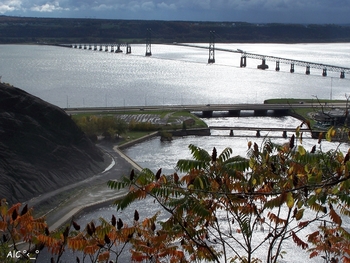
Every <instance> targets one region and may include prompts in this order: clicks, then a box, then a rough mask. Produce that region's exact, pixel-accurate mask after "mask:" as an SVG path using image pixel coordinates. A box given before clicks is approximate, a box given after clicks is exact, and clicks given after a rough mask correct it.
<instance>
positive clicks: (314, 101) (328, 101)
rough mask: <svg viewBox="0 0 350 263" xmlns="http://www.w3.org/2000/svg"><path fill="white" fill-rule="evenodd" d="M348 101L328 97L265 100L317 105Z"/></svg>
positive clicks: (277, 102) (278, 102) (279, 102)
mask: <svg viewBox="0 0 350 263" xmlns="http://www.w3.org/2000/svg"><path fill="white" fill-rule="evenodd" d="M332 102H333V103H346V100H328V99H318V100H317V99H294V98H285V99H268V100H265V101H264V103H265V104H298V103H315V106H317V105H318V104H319V103H332Z"/></svg>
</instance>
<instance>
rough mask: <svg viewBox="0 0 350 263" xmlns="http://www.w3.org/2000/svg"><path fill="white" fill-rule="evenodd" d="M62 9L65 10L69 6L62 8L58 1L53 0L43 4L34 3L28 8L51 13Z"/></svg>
mask: <svg viewBox="0 0 350 263" xmlns="http://www.w3.org/2000/svg"><path fill="white" fill-rule="evenodd" d="M62 10H66V11H68V10H69V8H62V7H60V4H59V2H57V1H55V2H52V3H45V4H43V5H34V6H32V7H31V8H30V11H34V12H41V13H47V12H48V13H52V12H55V11H62Z"/></svg>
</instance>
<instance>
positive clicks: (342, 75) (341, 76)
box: [340, 71, 345, 79]
mask: <svg viewBox="0 0 350 263" xmlns="http://www.w3.org/2000/svg"><path fill="white" fill-rule="evenodd" d="M340 78H341V79H343V78H345V72H344V71H342V72H340Z"/></svg>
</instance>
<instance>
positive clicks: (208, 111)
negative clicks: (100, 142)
mask: <svg viewBox="0 0 350 263" xmlns="http://www.w3.org/2000/svg"><path fill="white" fill-rule="evenodd" d="M315 107H320V105H319V104H318V103H303V102H302V101H301V102H300V103H293V104H264V103H260V104H259V103H256V104H244V103H242V104H205V105H204V104H196V105H158V106H157V105H156V106H126V107H125V106H120V107H82V108H65V109H64V110H65V111H66V112H67V113H68V114H76V113H98V112H126V111H139V112H140V111H141V112H147V111H189V112H201V114H202V116H203V117H212V116H213V113H214V112H219V113H222V112H225V113H226V114H227V115H229V116H234V117H239V116H241V112H243V111H248V112H253V114H254V115H255V116H267V115H268V113H270V115H273V116H287V115H290V112H291V111H292V110H293V109H306V108H315ZM327 107H336V108H343V109H345V108H346V107H347V104H346V103H332V104H329V105H327Z"/></svg>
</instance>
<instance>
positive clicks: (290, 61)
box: [174, 43, 350, 73]
mask: <svg viewBox="0 0 350 263" xmlns="http://www.w3.org/2000/svg"><path fill="white" fill-rule="evenodd" d="M174 44H175V45H179V46H187V47H194V48H204V49H209V47H205V46H198V45H193V44H182V43H174ZM215 50H220V51H225V52H231V53H240V54H242V56H245V57H247V58H253V59H260V60H263V59H265V60H269V61H274V62H276V61H278V62H280V63H285V64H294V65H298V66H303V67H306V66H309V67H310V68H316V69H327V70H329V71H334V72H344V73H349V72H350V68H347V67H340V66H334V65H327V64H322V63H315V62H309V61H303V60H296V59H289V58H281V57H274V56H268V55H261V54H254V53H248V52H244V51H243V50H239V49H237V50H234V49H226V48H218V47H215Z"/></svg>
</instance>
